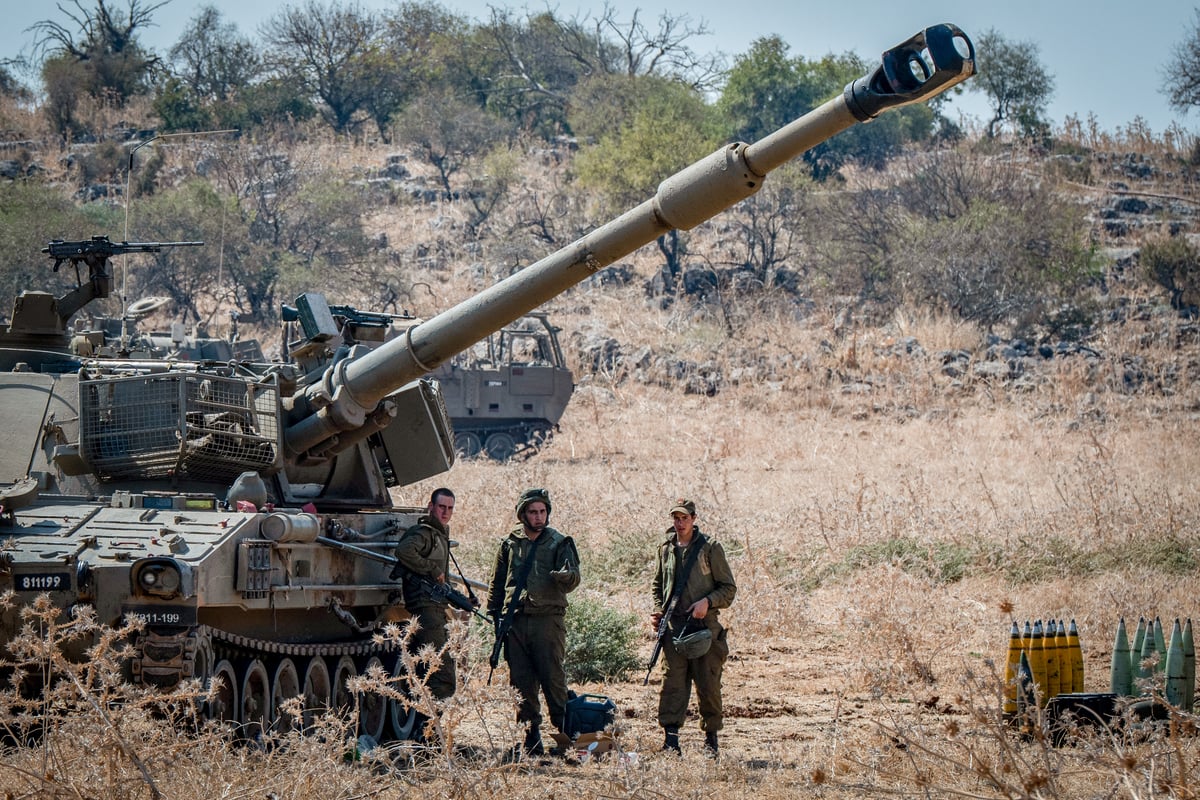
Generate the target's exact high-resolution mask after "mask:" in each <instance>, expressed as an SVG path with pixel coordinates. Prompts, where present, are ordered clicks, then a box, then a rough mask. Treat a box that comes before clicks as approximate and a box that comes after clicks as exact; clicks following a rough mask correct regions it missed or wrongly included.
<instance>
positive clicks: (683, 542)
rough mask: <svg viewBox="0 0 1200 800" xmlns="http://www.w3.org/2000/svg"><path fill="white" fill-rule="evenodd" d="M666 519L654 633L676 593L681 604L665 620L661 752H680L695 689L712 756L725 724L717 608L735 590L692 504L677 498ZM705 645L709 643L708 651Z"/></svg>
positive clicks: (724, 652) (723, 650)
mask: <svg viewBox="0 0 1200 800" xmlns="http://www.w3.org/2000/svg"><path fill="white" fill-rule="evenodd" d="M670 514H671V527H670V528H669V529H667V538H666V540H665V541H663V542H662V543H661V544H660V545H659V546H658V551H657V564H656V567H655V571H654V586H653V592H654V608H655V612H654V614H653V615H652V617H651V621H652V623H653V625H654V626H655V628H656V629H657V627H658V623H659V621H660V620H661V619H662V615H663V613H665V611H666V607H667V605H668V603H669V602H670V600H671V596H672V594H674V593H676V592H678V593H679V599H678V601H677V602H676V603H675V605H674V610H673V613H672V618H671V619H670V620H669V627H670V631H671V641H670V642H668V643H667V644H666V645H665V646H664V647H663V682H662V689H661V690H660V692H659V697H658V724H659V725H661V726H662V728H663V731H664V733H665V737H664V739H663V750H668V751H674V752H676V753H680V752H682V750H681V749H680V746H679V727H680V726H681V725H682V724H683V721H684V717H685V716H686V714H687V706H688V700H689V696H690V694H691V687H692V685H693V684H695V686H696V699H697V701H698V703H699V706H700V728H701V729H702V730H703V731H704V747H705V750H706V752H707V754H708V755H711V756H713V757H715V756H716V755H717V751H718V745H717V731H719V730H721V727H722V724H723V716H722V706H721V671H722V669H723V668H724V666H725V659H726V657H728V655H729V646H728V644H727V643H726V641H725V628H723V627H721V623H720V612H719V611H718V609H722V608H728V607H729V605H730V604H731V603H732V602H733V596H734V594H736V592H737V585H736V584H735V583H734V580H733V572H732V571H731V570H730V569H729V561H728V560H727V559H726V558H725V550H724V548H722V547H721V543H720V542H717V541H714V540H713V539H711V538H709V537H708V536H706V535H704V534H703V533H701V532H700V528H699V527H698V526H697V525H696V504H695V503H694V502H693V501H691V500H685V499H683V498H680V499H678V500H676V501H675V503H674V505H672V506H671V511H670ZM689 562H690V566H689ZM685 571H686V572H687V574H686V575H685V574H683V573H684V572H685ZM705 640H708V641H709V642H710V644H707V646H706V645H705Z"/></svg>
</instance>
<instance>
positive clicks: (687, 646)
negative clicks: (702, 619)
mask: <svg viewBox="0 0 1200 800" xmlns="http://www.w3.org/2000/svg"><path fill="white" fill-rule="evenodd" d="M671 644H672V645H674V646H675V652H676V653H679V655H681V656H683V657H684V658H699V657H700V656H702V655H704V654H705V653H707V652H708V648H709V647H711V646H712V631H710V630H709V629H708V628H701V629H700V630H697V631H692V632H691V633H688V632H687V631H686V630H685V631H683V632H682V633H680V634H679V635H678V636H676V637H675V638H674V639H672V640H671Z"/></svg>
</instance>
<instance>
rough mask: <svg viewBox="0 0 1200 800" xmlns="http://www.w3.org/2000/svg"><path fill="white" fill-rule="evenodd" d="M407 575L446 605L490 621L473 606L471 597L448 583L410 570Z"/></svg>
mask: <svg viewBox="0 0 1200 800" xmlns="http://www.w3.org/2000/svg"><path fill="white" fill-rule="evenodd" d="M409 576H410V578H411V579H412V580H415V581H416V582H417V584H418V585H420V586H421V588H423V589H425V591H427V592H429V594H430V595H431V596H433V597H434V598H437V599H441V600H445V601H446V603H447V604H448V605H451V606H454V607H455V608H457V609H458V610H459V611H466V612H468V613H470V614H474V615H475V616H477V617H479V618H480V619H481V620H483V621H484V622H488V623H490V622H491V621H492V620H491V619H490V618H488V617H487V616H486V615H485V614H483V613H482V612H481V611H480V610H479V609H478V608H476V607H475V604H474V603H472V602H471V598H469V597H467V596H466V595H465V594H463V593H462V592H460V591H458V590H457V589H455V588H454V587H453V586H451V585H450V584H449V583H438V582H437V581H435V580H434V579H433V578H430V577H427V576H425V575H418V574H416V573H415V572H410V573H409Z"/></svg>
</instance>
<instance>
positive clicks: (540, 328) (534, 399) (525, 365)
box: [282, 306, 575, 461]
mask: <svg viewBox="0 0 1200 800" xmlns="http://www.w3.org/2000/svg"><path fill="white" fill-rule="evenodd" d="M329 309H330V312H331V313H332V314H333V317H334V320H335V321H336V323H337V326H338V331H339V335H341V336H342V337H343V338H344V339H345V340H346V341H352V342H355V343H357V344H361V345H364V346H368V347H374V346H377V345H379V344H382V343H383V342H385V341H388V340H390V339H392V338H394V337H396V336H398V335H403V334H404V332H405V331H407V329H408V328H410V327H412V326H414V325H417V324H418V323H419V322H420V320H418V319H417V318H416V317H413V316H410V315H408V314H385V313H380V312H371V311H361V310H359V309H357V308H353V307H351V306H329ZM282 317H283V323H284V326H285V328H284V337H283V338H284V349H285V350H287V351H289V352H290V350H291V347H292V344H290V340H291V338H292V337H291V335H290V334H289V333H288V330H289V327H288V326H290V325H291V323H295V322H297V321H298V320H299V312H298V310H297V309H296V308H294V307H291V306H284V308H283V315H282ZM560 331H561V328H558V327H556V326H554V325H552V324H551V323H550V320H549V317H548V316H547V315H546V314H544V313H542V312H540V311H531V312H529V313H528V314H526V315H525V316H523V317H521V318H520V319H518V320H517V321H516V322H514V323H512V324H511V325H506V326H505V327H503V328H501V329H500V330H499V331H497V332H495V333H493V334H491V335H489V336H487V337H485V338H484V339H483V340H481V341H479V342H477V343H475V344H474V345H473V346H471V347H470V348H468V349H467V350H466V351H464V352H462V353H460V354H458V355H456V356H454V357H453V358H452V359H450V360H449V361H447V362H445V363H444V364H442V365H441V366H440V367H438V368H437V369H435V370H434V371H433V372H432V373H430V374H429V376H427V377H431V378H433V379H435V380H437V382H438V385H439V387H440V390H441V394H442V401H443V403H445V405H446V411H447V413H448V414H449V415H450V421H451V423H452V425H453V428H454V449H455V451H456V452H457V454H458V455H459V456H461V457H463V458H474V457H476V456H478V455H480V454H481V453H482V454H486V455H487V456H488V457H489V458H491V459H493V460H496V461H507V460H508V459H510V458H513V457H514V456H519V455H531V454H533V453H534V452H536V451H537V449H538V448H539V447H541V446H542V445H543V444H545V443H546V442H547V441H549V440H550V437H551V436H552V435H553V434H554V432H555V431H557V430H558V421H559V420H560V419H561V418H562V415H563V412H564V411H566V409H567V403H568V402H570V400H571V394H572V393H573V392H574V391H575V381H574V376H573V375H572V374H571V370H570V368H569V367H568V366H567V365H566V360H565V359H564V358H563V353H562V348H561V346H560V345H559V341H558V334H559V332H560Z"/></svg>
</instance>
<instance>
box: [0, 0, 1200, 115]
mask: <svg viewBox="0 0 1200 800" xmlns="http://www.w3.org/2000/svg"><path fill="white" fill-rule="evenodd" d="M0 2H2V3H3V9H4V14H3V17H4V26H3V28H2V29H0V58H5V57H11V56H13V55H16V54H17V53H18V52H20V51H21V50H22V49H23V48H26V47H27V46H28V45H29V43H30V41H31V37H32V34H31V33H28V32H26V30H25V29H26V28H28V27H29V26H30V25H32V24H34V23H35V22H37V21H38V20H41V19H47V18H52V19H56V20H59V21H63V22H65V21H66V19H67V18H66V17H65V16H63V15H62V14H61V13H60V12H59V11H57V9H56V8H55V6H54V5H53V4H51V3H48V2H45V0H41V2H32V1H31V0H25V1H24V2H16V0H0ZM59 2H60V3H61V4H63V5H64V6H65V7H67V8H68V9H71V10H74V6H73V3H72V0H59ZM79 2H80V3H82V4H83V5H84V6H85V7H88V8H90V7H91V5H92V0H79ZM127 2H128V0H110V3H109V5H110V7H111V8H121V9H124V8H126V7H127ZM153 2H155V0H143V3H142V4H143V5H151V4H153ZM203 2H205V0H199V1H198V2H196V0H172V2H170V3H168V4H167V5H166V6H164V7H163V8H161V9H159V10H158V11H157V12H155V15H154V19H155V21H156V22H157V27H156V28H152V29H150V30H149V31H148V32H147V34H146V36H145V37H144V39H143V41H144V42H145V43H147V44H149V45H150V46H151V47H153V48H155V49H156V50H159V51H162V52H165V51H166V50H167V49H168V48H169V47H170V46H171V45H172V44H173V43H174V42H175V41H176V40H177V39H178V37H179V35H180V33H181V32H182V31H183V28H184V27H185V25H186V24H187V22H188V20H189V19H191V18H192V17H193V16H194V15H195V9H196V8H197V7H198V5H199V4H200V3H203ZM394 3H395V0H361V5H362V6H364V7H367V8H377V9H382V8H388V7H392V6H393V5H394ZM210 4H211V5H214V6H216V7H217V8H218V9H220V10H221V12H222V13H223V14H224V15H225V17H226V19H228V20H230V21H232V22H234V23H236V24H237V25H238V27H239V28H241V29H242V31H243V32H245V33H246V34H248V35H254V34H255V33H256V32H257V29H258V26H259V25H260V24H261V23H262V22H263V21H265V20H266V19H268V18H269V17H270V16H271V15H272V14H273V13H274V12H275V11H278V10H279V9H280V8H283V7H285V6H286V5H289V3H284V2H263V1H262V0H210ZM295 4H296V5H299V4H300V3H295ZM442 5H443V6H444V7H446V8H448V9H451V10H453V11H457V12H459V13H462V14H464V15H466V16H468V17H471V18H474V19H484V18H486V17H487V15H488V13H489V12H488V7H489V2H487V0H447V1H446V2H443V3H442ZM490 5H496V6H500V7H509V8H514V9H525V8H529V9H533V10H541V9H544V8H546V7H547V4H546V3H524V2H514V3H505V2H497V1H496V0H493V1H492V2H491V3H490ZM610 5H611V6H612V7H613V8H615V9H616V10H617V13H618V16H619V17H620V18H622V19H627V18H628V17H629V16H630V15H631V14H632V13H633V11H634V10H636V9H640V10H641V14H642V18H643V19H645V20H646V21H647V23H650V24H652V23H653V22H654V20H655V19H656V18H657V17H658V16H659V15H660V14H661V13H662V12H663V11H664V10H667V9H669V10H671V13H673V14H676V15H678V14H680V13H686V14H688V15H689V16H690V17H691V19H692V20H693V21H699V20H704V21H705V22H706V23H707V25H708V27H709V29H710V30H711V31H712V33H711V34H710V35H708V36H705V37H701V38H698V39H696V40H695V46H696V47H697V49H702V50H719V51H721V52H724V53H726V54H729V55H734V54H738V53H743V52H745V51H746V50H747V49H748V48H749V46H750V44H751V42H753V41H754V40H755V39H757V38H759V37H762V36H767V35H770V34H774V33H777V34H779V35H780V36H781V37H782V38H783V39H784V41H786V42H787V43H788V44H789V45H791V48H792V50H791V52H792V54H793V55H803V56H806V57H809V58H818V57H821V56H823V55H826V54H827V53H844V52H848V51H849V52H855V53H858V54H859V55H861V56H863V57H865V58H868V59H874V57H875V56H877V55H878V54H879V53H880V52H882V51H883V50H884V49H886V48H888V47H890V46H892V45H894V44H897V43H899V42H900V41H902V40H904V39H906V38H908V37H909V36H910V35H912V34H913V33H915V32H916V31H918V30H920V29H921V28H924V27H927V26H929V25H932V24H936V23H939V22H952V23H954V24H956V25H958V26H959V27H961V28H962V29H963V30H964V31H966V33H967V34H968V35H970V36H975V37H977V36H978V35H979V34H981V33H983V31H985V30H986V29H988V28H995V29H996V30H998V31H999V32H1000V33H1002V34H1003V35H1004V36H1006V37H1007V38H1009V39H1010V40H1013V41H1021V42H1033V43H1034V44H1036V45H1037V47H1038V49H1039V55H1040V60H1041V62H1042V64H1043V65H1044V66H1045V67H1046V69H1047V70H1048V71H1049V72H1050V73H1051V74H1052V75H1053V76H1054V80H1055V92H1054V95H1053V97H1052V99H1051V102H1050V106H1049V109H1048V110H1049V116H1050V118H1051V119H1052V121H1053V122H1054V123H1055V124H1056V125H1057V124H1061V122H1062V120H1063V118H1064V117H1066V116H1067V115H1070V114H1074V115H1076V116H1078V117H1079V118H1080V119H1081V120H1083V121H1085V122H1086V120H1087V117H1088V114H1089V113H1092V114H1095V116H1096V118H1097V120H1098V122H1099V124H1100V127H1101V128H1103V129H1105V130H1109V131H1114V130H1116V129H1118V128H1122V127H1124V126H1125V125H1127V124H1129V123H1130V122H1131V121H1133V119H1134V118H1135V117H1138V116H1140V117H1142V118H1143V119H1144V120H1145V121H1146V122H1147V123H1148V124H1149V126H1150V128H1151V129H1152V130H1153V131H1154V132H1155V133H1161V132H1163V131H1164V130H1165V129H1166V128H1167V127H1168V126H1169V125H1170V124H1171V123H1172V122H1173V121H1175V122H1178V123H1179V124H1180V125H1181V126H1183V127H1184V128H1186V129H1187V130H1189V131H1192V132H1196V131H1200V110H1193V111H1191V112H1189V113H1188V114H1187V115H1186V116H1185V115H1180V114H1177V113H1174V112H1172V111H1171V109H1170V108H1169V107H1168V105H1167V101H1166V98H1165V97H1164V96H1163V94H1162V92H1161V87H1162V85H1163V82H1164V75H1165V70H1166V64H1167V62H1168V60H1169V58H1170V53H1171V51H1172V49H1173V48H1174V46H1175V45H1176V44H1177V43H1178V42H1180V41H1181V40H1182V39H1183V38H1184V36H1185V34H1186V33H1187V32H1188V31H1189V30H1191V29H1193V28H1194V26H1195V21H1196V16H1195V11H1194V9H1195V7H1196V4H1195V3H1193V2H1188V1H1187V0H1141V2H1137V3H1127V2H1122V3H1116V2H1111V0H1007V2H1004V3H996V2H988V3H981V2H974V1H973V0H967V2H963V0H957V2H951V1H949V0H926V2H915V3H913V2H908V3H903V2H896V1H895V0H847V1H846V2H811V0H801V1H800V2H797V1H796V0H791V1H790V2H789V1H788V0H782V1H781V0H740V2H733V3H730V2H725V1H724V0H720V1H719V0H690V2H688V3H686V4H682V3H664V2H642V1H641V0H610ZM550 7H552V8H554V9H556V10H557V11H558V12H559V13H560V14H561V15H563V16H568V17H569V16H573V15H575V14H577V13H579V10H583V11H587V10H591V11H592V12H593V13H598V12H599V11H600V10H601V9H602V8H603V2H602V1H601V2H597V3H579V2H577V1H576V0H566V1H565V2H561V3H553V4H550ZM681 8H686V9H687V11H686V12H681V11H679V9H681ZM955 108H957V109H958V111H959V112H961V113H964V114H967V115H968V116H971V117H974V118H976V119H981V118H982V117H983V115H984V112H985V111H986V109H985V107H984V106H983V103H982V100H981V99H972V98H971V97H970V96H969V95H968V96H967V97H965V98H963V99H959V100H955V102H954V105H953V106H952V108H951V110H950V113H951V114H953V113H954V109H955Z"/></svg>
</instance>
